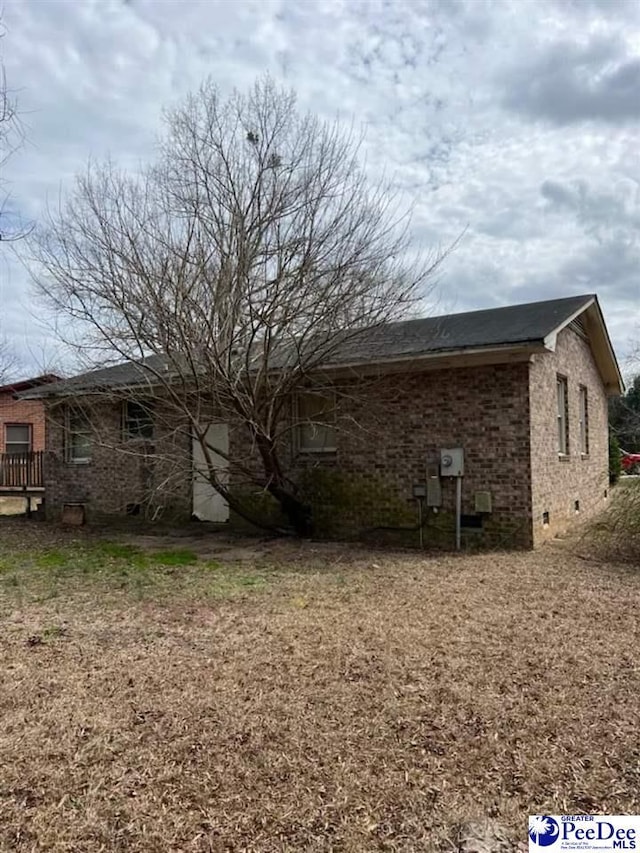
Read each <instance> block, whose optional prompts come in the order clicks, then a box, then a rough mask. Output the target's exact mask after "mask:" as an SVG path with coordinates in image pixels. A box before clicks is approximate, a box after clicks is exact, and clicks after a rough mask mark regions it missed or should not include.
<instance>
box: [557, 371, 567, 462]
mask: <svg viewBox="0 0 640 853" xmlns="http://www.w3.org/2000/svg"><path fill="white" fill-rule="evenodd" d="M557 388H558V453H559V454H560V456H568V455H569V418H568V409H567V405H568V401H567V396H568V395H567V377H566V376H558V380H557Z"/></svg>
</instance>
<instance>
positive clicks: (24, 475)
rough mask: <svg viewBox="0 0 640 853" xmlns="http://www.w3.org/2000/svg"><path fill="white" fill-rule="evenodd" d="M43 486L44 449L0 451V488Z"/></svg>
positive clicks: (33, 487)
mask: <svg viewBox="0 0 640 853" xmlns="http://www.w3.org/2000/svg"><path fill="white" fill-rule="evenodd" d="M43 487H44V451H43V450H36V451H34V452H32V453H0V488H5V489H19V488H21V489H30V488H31V489H35V488H43Z"/></svg>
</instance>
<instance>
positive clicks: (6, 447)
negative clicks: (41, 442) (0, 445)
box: [4, 423, 33, 456]
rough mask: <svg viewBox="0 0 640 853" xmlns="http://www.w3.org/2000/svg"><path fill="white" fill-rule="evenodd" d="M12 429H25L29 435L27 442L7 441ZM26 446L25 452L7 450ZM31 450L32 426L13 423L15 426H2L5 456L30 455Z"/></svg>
mask: <svg viewBox="0 0 640 853" xmlns="http://www.w3.org/2000/svg"><path fill="white" fill-rule="evenodd" d="M13 427H20V428H21V429H25V428H26V429H27V430H28V433H29V439H28V441H27V442H24V441H10V440H9V430H10V429H12V428H13ZM25 444H26V445H27V447H26V449H25V450H17V451H15V450H9V448H10V447H11V446H13V445H25ZM32 450H33V424H24V423H21V424H19V423H15V424H5V425H4V452H5V453H6V454H7V456H14V455H15V456H17V455H19V454H24V453H31V451H32Z"/></svg>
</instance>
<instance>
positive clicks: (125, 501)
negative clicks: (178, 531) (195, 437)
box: [45, 400, 191, 521]
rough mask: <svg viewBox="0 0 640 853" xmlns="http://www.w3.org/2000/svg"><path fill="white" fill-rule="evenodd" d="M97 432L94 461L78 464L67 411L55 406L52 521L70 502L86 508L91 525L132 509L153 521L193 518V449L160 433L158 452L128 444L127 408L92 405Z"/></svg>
mask: <svg viewBox="0 0 640 853" xmlns="http://www.w3.org/2000/svg"><path fill="white" fill-rule="evenodd" d="M87 410H88V412H89V417H90V421H91V423H92V426H93V429H94V433H93V436H92V448H91V459H90V461H88V462H72V461H70V460H69V459H68V458H67V454H66V452H65V437H64V433H65V422H66V420H65V419H66V407H65V406H64V405H55V404H49V406H48V410H47V450H48V451H49V452H48V453H47V456H46V457H45V491H46V507H47V517H48V518H49V519H51V520H54V521H55V520H59V518H60V515H61V512H62V507H63V505H64V504H65V503H82V504H84V505H85V509H86V514H87V518H88V519H89V520H94V519H99V518H100V517H101V516H123V515H125V514H126V511H127V507H128V506H130V505H133V504H138V505H139V506H140V511H141V513H142V514H145V515H147V516H148V517H153V516H154V515H155V517H157V518H165V519H166V518H169V517H176V516H181V517H183V518H188V517H189V515H190V514H191V483H190V478H189V469H190V455H189V454H190V447H189V442H188V439H187V438H185V437H184V436H182V435H180V434H179V433H175V434H173V435H171V436H168V435H167V431H166V429H164V428H163V426H164V425H163V424H160V425H159V427H158V428H157V429H156V440H155V441H154V443H153V453H152V452H151V450H152V448H151V447H148V448H146V450H148V451H149V453H145V446H144V445H143V444H142V443H140V442H129V441H125V440H123V435H122V404H121V403H118V402H111V401H105V402H96V401H95V400H90V401H89V403H88V404H87Z"/></svg>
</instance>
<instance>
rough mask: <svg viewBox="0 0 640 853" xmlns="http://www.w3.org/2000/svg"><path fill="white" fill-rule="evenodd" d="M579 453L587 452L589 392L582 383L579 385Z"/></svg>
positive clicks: (585, 454) (584, 453)
mask: <svg viewBox="0 0 640 853" xmlns="http://www.w3.org/2000/svg"><path fill="white" fill-rule="evenodd" d="M579 412H580V453H582V455H583V456H587V454H588V453H589V394H588V391H587V389H586V388H585V386H584V385H581V386H580V409H579Z"/></svg>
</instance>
